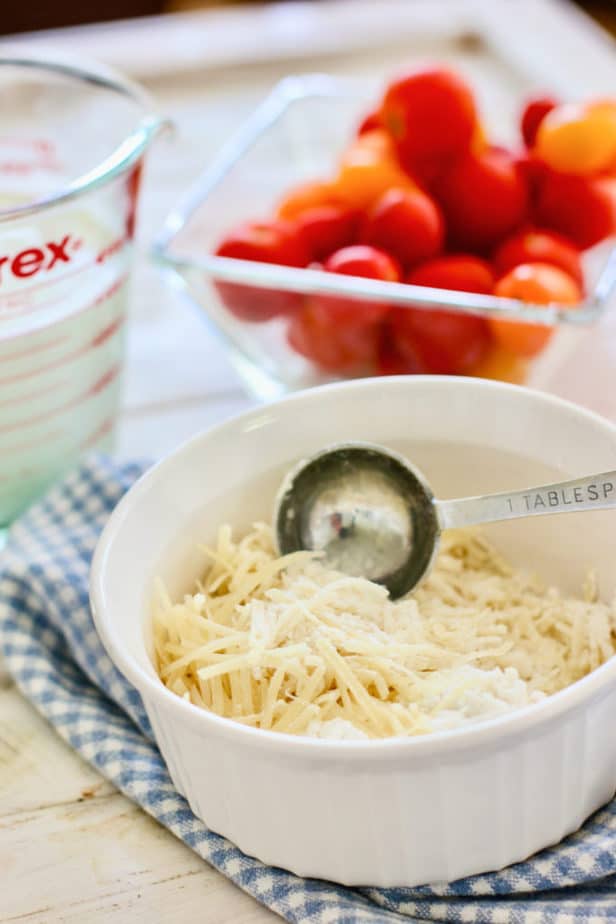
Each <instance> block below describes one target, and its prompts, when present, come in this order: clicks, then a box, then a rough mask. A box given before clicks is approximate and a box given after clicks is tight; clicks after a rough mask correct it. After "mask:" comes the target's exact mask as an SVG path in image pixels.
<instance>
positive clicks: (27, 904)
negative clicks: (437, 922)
mask: <svg viewBox="0 0 616 924" xmlns="http://www.w3.org/2000/svg"><path fill="white" fill-rule="evenodd" d="M477 35H479V36H481V37H482V39H483V42H482V43H481V44H479V45H478V44H477V42H476V41H475V40H474V39H473V36H477ZM14 45H16V46H18V47H23V46H24V45H28V46H30V47H46V46H49V45H53V46H54V47H56V48H58V47H59V48H62V49H65V50H68V51H71V52H77V53H79V54H82V55H84V56H86V57H90V56H94V57H99V58H100V59H102V60H105V61H107V62H108V63H110V64H112V65H114V66H117V67H120V68H121V69H123V70H124V71H126V72H128V73H131V74H132V75H133V76H135V77H137V78H139V79H141V80H143V81H144V82H145V83H146V84H147V85H148V86H149V88H150V89H151V91H152V92H153V94H154V95H155V97H156V98H157V101H158V103H159V106H160V108H161V109H162V110H164V111H166V112H167V113H169V114H170V115H171V116H172V117H173V118H174V119H175V121H176V124H177V134H176V137H175V139H174V140H172V141H169V142H161V143H160V144H159V146H158V148H157V149H156V151H154V152H153V154H152V157H151V158H150V161H149V165H148V170H147V174H146V181H145V188H144V201H143V207H142V210H141V238H142V247H143V250H145V248H146V247H147V242H148V239H149V237H150V236H151V233H152V232H153V231H154V230H155V229H156V228H157V227H159V226H160V223H161V221H162V219H163V218H164V215H165V214H166V212H167V211H168V209H169V208H170V206H171V204H172V203H173V202H174V200H175V197H176V196H177V195H178V193H179V192H180V191H181V190H183V189H184V188H185V187H186V186H187V185H188V183H190V181H191V180H192V178H193V177H194V176H195V175H196V174H197V173H198V171H199V170H200V169H201V168H202V167H203V166H204V165H205V164H206V163H207V162H208V160H209V159H210V158H211V157H212V155H213V154H214V152H215V151H216V149H217V148H218V146H219V145H220V143H221V141H223V140H224V138H225V137H226V136H228V135H229V133H230V132H232V131H233V130H234V128H235V127H236V126H237V125H238V124H239V123H240V122H241V120H242V118H243V117H244V116H245V115H246V114H247V113H248V112H249V111H250V109H251V108H252V107H253V105H254V104H255V103H256V102H257V101H258V100H259V99H260V98H261V97H262V96H263V94H264V93H265V92H267V90H268V89H269V88H270V87H271V86H272V85H273V84H274V83H275V81H276V80H277V79H279V78H280V77H281V76H283V75H284V74H286V73H288V72H290V71H299V70H304V71H306V70H328V71H335V72H338V73H358V74H362V75H364V76H371V77H374V78H375V79H376V78H382V77H384V76H385V75H386V74H387V73H388V72H391V71H392V70H395V69H396V67H398V66H399V65H401V64H403V63H404V62H405V61H408V60H409V59H410V58H414V59H417V58H423V59H430V58H432V59H434V58H444V57H445V58H448V59H449V60H452V61H453V62H454V63H457V64H458V65H460V66H461V67H463V68H464V69H465V70H466V72H467V73H468V74H469V76H470V77H471V79H473V81H474V82H475V83H476V84H477V85H478V86H479V88H480V92H481V96H482V101H483V102H484V104H485V106H486V108H487V110H488V121H490V122H491V123H492V119H494V120H496V121H498V120H499V119H500V120H501V121H503V122H505V121H507V120H508V119H509V117H510V115H511V114H512V113H513V110H514V98H515V95H516V94H518V93H521V92H524V91H525V90H527V89H528V88H529V87H530V86H532V85H533V84H535V85H536V84H539V85H542V86H548V85H551V86H553V87H555V88H556V89H561V90H562V92H563V93H569V94H571V93H574V94H575V93H578V94H584V93H587V92H593V91H603V92H605V91H606V90H607V89H613V86H614V73H615V68H616V65H615V58H614V51H613V48H612V47H611V46H610V44H609V43H608V41H607V40H606V39H605V37H604V36H603V35H602V34H601V33H599V32H598V30H596V28H595V27H593V26H592V25H591V24H590V23H588V21H586V20H585V19H583V18H581V17H580V16H579V14H577V13H576V12H575V11H573V10H571V9H569V8H568V7H567V6H566V5H565V4H563V3H560V2H557V0H490V3H486V2H485V0H413V2H409V0H379V3H374V2H371V0H321V2H319V3H314V4H313V3H292V4H280V5H276V6H272V7H268V8H263V9H261V8H258V7H257V8H256V9H248V8H247V9H243V8H236V9H233V10H231V11H229V12H208V13H195V14H186V15H182V16H178V17H174V18H173V19H171V20H169V19H166V20H164V21H161V20H156V19H155V20H148V21H145V22H136V23H128V24H126V23H125V24H122V25H109V26H104V27H96V28H89V29H77V30H66V31H64V32H59V33H55V34H53V35H45V36H27V37H21V38H19V39H18V40H15V41H11V42H9V41H5V42H0V48H2V47H7V48H8V47H9V46H14ZM615 359H616V329H615V326H614V322H613V321H611V319H610V318H607V319H606V320H605V322H604V323H603V324H602V325H601V328H600V329H598V330H595V331H593V332H592V333H591V334H589V335H587V336H586V337H585V338H584V339H583V342H582V343H581V344H580V346H579V348H578V349H577V350H576V352H575V353H574V354H573V356H572V357H571V359H570V361H569V362H568V364H567V365H565V366H563V367H562V368H559V369H558V370H556V372H555V373H554V374H553V375H552V377H551V378H550V380H549V381H548V382H547V383H546V384H547V387H549V388H551V389H552V390H553V391H556V392H558V393H560V394H563V395H566V396H567V397H572V398H575V399H577V400H579V401H581V402H582V403H585V404H587V405H588V406H590V407H593V408H595V409H596V410H599V411H601V412H603V413H605V414H606V415H608V416H610V417H613V418H615V419H616V392H615V390H614V388H613V381H614V375H613V369H614V362H615ZM249 405H250V402H249V399H248V398H247V397H246V396H245V395H244V393H243V392H242V389H241V387H240V384H239V381H238V380H237V378H236V376H235V374H234V373H233V371H232V370H231V368H230V366H229V364H228V363H227V361H226V359H225V357H224V355H222V353H221V350H220V348H219V346H218V344H217V343H216V341H215V340H214V339H213V338H212V336H211V335H210V333H209V332H208V330H207V328H206V327H205V325H204V324H203V323H202V320H201V319H200V318H199V317H198V315H197V313H196V312H193V311H192V310H191V309H190V308H189V307H188V306H187V305H186V304H184V303H183V302H182V301H180V300H179V299H178V298H177V297H176V296H174V295H172V294H171V293H170V292H169V291H168V290H166V289H165V288H164V287H163V286H162V285H161V282H160V279H159V277H158V274H157V272H156V270H154V269H153V268H152V267H151V266H149V265H148V264H147V261H146V260H145V258H143V257H142V259H141V261H140V265H139V268H138V272H137V278H136V284H135V290H134V299H133V305H132V316H131V324H130V329H129V350H128V367H127V382H126V395H125V406H124V410H123V414H122V418H121V422H120V432H119V440H118V451H119V453H120V454H121V455H123V456H126V457H133V456H139V457H156V456H160V455H161V454H163V453H165V452H168V451H169V450H171V449H172V448H173V447H174V446H176V445H177V444H178V443H179V442H181V441H182V440H184V439H186V438H187V437H189V436H190V435H191V434H193V433H194V432H196V431H197V430H200V429H202V428H204V427H207V426H209V425H210V424H212V423H215V422H217V421H219V420H222V419H224V418H225V417H227V416H229V415H231V414H234V413H236V412H238V411H240V410H242V409H244V408H246V407H248V406H249ZM197 916H198V917H197ZM129 919H130V920H131V921H134V922H139V921H144V922H145V921H148V922H149V924H158V922H161V924H162V922H166V921H169V920H173V921H174V922H178V924H182V922H184V921H193V920H199V921H201V922H211V924H224V922H227V921H228V922H234V924H249V922H255V924H256V922H261V921H263V922H264V921H266V920H274V915H272V914H271V913H270V912H269V911H267V910H266V909H263V908H261V907H260V906H259V905H257V903H256V902H254V901H253V900H252V899H251V898H250V897H248V896H246V895H244V894H242V893H241V892H240V891H239V890H237V889H236V888H235V887H234V886H232V885H231V884H230V883H228V882H227V881H226V880H225V879H224V878H223V877H222V876H220V875H218V874H217V873H216V872H214V871H213V870H211V869H209V868H208V867H207V866H206V865H205V864H204V863H202V862H201V861H200V860H198V859H197V858H196V857H195V855H194V854H193V853H192V852H191V851H190V850H189V849H188V848H185V847H184V846H183V845H182V844H180V843H179V842H178V841H176V840H175V839H174V838H173V837H172V836H171V835H170V834H169V833H168V832H167V831H165V830H164V829H162V828H161V827H160V826H159V825H157V824H156V823H155V822H154V821H152V820H151V819H150V818H148V817H147V816H145V815H144V814H143V813H142V812H140V811H139V810H138V809H136V808H135V807H134V806H133V805H131V804H130V803H129V802H128V801H127V800H126V799H125V798H124V797H123V796H121V795H119V794H118V793H117V792H115V790H114V789H113V788H112V787H111V786H110V785H109V784H108V783H107V782H105V781H104V780H102V779H101V778H100V777H99V776H98V774H97V773H95V772H94V771H93V770H92V769H91V768H90V767H89V766H88V765H86V764H85V763H84V762H83V761H82V760H80V758H78V757H77V756H76V755H75V754H74V753H72V752H71V751H70V749H69V748H68V747H67V746H65V745H64V744H63V743H62V742H61V741H60V740H59V739H58V738H57V736H56V735H55V734H54V732H53V731H52V730H51V729H50V728H49V726H48V725H47V724H46V723H45V721H44V720H43V719H41V718H40V717H39V716H38V715H37V713H36V712H35V711H34V709H33V708H32V707H31V706H30V705H29V703H27V702H26V701H25V700H24V699H23V698H22V697H21V696H20V694H19V693H18V691H17V690H16V689H15V687H14V686H13V685H12V683H11V680H10V678H9V677H8V676H7V674H6V672H4V673H3V672H2V667H1V666H0V922H9V921H11V922H12V921H27V922H28V924H56V922H75V924H89V922H95V924H98V922H107V921H110V922H115V921H118V922H124V921H128V920H129Z"/></svg>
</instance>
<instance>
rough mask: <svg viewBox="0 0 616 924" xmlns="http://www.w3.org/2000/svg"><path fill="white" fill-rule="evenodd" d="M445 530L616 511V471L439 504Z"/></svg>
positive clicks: (442, 527) (436, 504) (441, 525)
mask: <svg viewBox="0 0 616 924" xmlns="http://www.w3.org/2000/svg"><path fill="white" fill-rule="evenodd" d="M435 506H436V511H437V516H438V521H439V525H440V527H441V529H450V528H452V527H460V526H473V525H475V524H478V523H493V522H495V521H497V520H515V519H518V517H534V516H542V515H544V514H547V513H571V512H572V511H574V510H603V509H605V508H607V507H616V471H614V472H603V473H602V474H600V475H588V476H586V477H585V478H573V479H572V480H571V481H562V482H559V483H557V484H546V485H540V486H539V487H536V488H525V489H524V490H522V491H505V492H503V493H502V494H486V495H484V496H483V497H463V498H460V499H459V500H446V501H435Z"/></svg>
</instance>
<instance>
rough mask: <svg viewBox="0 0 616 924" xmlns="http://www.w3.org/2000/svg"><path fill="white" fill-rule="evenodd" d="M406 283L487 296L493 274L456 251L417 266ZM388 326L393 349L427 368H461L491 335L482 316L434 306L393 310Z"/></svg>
mask: <svg viewBox="0 0 616 924" xmlns="http://www.w3.org/2000/svg"><path fill="white" fill-rule="evenodd" d="M406 281H407V282H408V283H410V284H412V285H417V286H430V287H431V288H435V289H456V290H458V291H461V292H478V293H481V294H489V293H490V292H491V291H492V287H493V285H494V276H493V274H492V270H491V268H490V266H489V264H487V263H486V262H485V261H484V260H480V259H479V258H478V257H473V256H469V255H467V254H458V255H450V256H445V257H438V258H437V259H435V260H430V261H429V262H427V263H424V264H423V265H422V266H418V267H417V268H416V269H415V270H413V271H412V272H411V273H410V274H409V276H408V277H407V280H406ZM388 326H389V330H390V332H391V336H392V343H393V347H394V348H395V351H396V353H397V354H399V355H400V356H402V357H403V358H406V359H407V360H408V361H409V362H410V363H411V365H412V366H414V367H417V366H419V367H421V370H422V371H428V372H436V373H446V374H461V373H464V372H466V370H467V369H468V368H469V367H470V366H472V365H474V364H476V363H478V362H479V361H480V359H481V358H482V357H483V356H484V354H485V352H486V350H487V349H488V347H489V345H490V339H491V338H490V331H489V326H488V324H487V322H486V321H485V320H484V319H483V318H479V317H475V316H473V315H470V314H461V313H460V312H454V311H441V310H440V309H439V310H436V309H421V308H397V309H394V311H393V312H392V314H391V317H390V319H389V322H388Z"/></svg>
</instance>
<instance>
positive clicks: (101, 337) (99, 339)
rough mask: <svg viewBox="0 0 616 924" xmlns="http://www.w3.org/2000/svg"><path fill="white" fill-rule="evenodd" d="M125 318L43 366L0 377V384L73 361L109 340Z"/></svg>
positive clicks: (21, 380)
mask: <svg viewBox="0 0 616 924" xmlns="http://www.w3.org/2000/svg"><path fill="white" fill-rule="evenodd" d="M125 320H126V318H125V317H124V315H122V316H121V317H119V318H116V320H114V321H113V322H112V323H111V324H108V325H107V326H106V327H104V328H102V329H101V330H100V331H98V332H97V333H96V334H95V335H94V337H92V338H91V339H90V340H88V341H87V342H86V343H84V344H83V345H82V346H80V347H79V348H78V349H77V350H73V352H72V353H66V354H64V355H63V356H59V357H58V358H56V359H54V360H53V362H51V363H47V365H45V366H38V367H37V368H36V369H28V370H27V371H25V372H19V373H17V374H16V375H11V376H8V378H4V379H0V385H14V384H15V383H16V382H23V381H25V380H27V379H32V378H35V377H36V376H37V375H42V374H43V373H44V372H52V371H53V370H54V369H58V368H60V367H61V366H64V365H66V364H67V363H70V362H74V361H75V360H76V359H80V358H81V357H82V356H85V354H86V353H88V352H89V351H90V350H93V349H96V348H97V347H99V346H102V344H103V343H105V342H106V341H107V340H109V338H110V337H112V336H113V335H114V334H115V333H116V332H117V331H118V330H119V329H120V328H121V327H122V325H123V324H124V321H125Z"/></svg>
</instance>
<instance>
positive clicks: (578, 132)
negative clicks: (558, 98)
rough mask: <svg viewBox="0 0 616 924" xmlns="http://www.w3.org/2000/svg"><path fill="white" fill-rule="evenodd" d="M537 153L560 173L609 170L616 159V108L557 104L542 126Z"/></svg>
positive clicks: (538, 136) (582, 174) (536, 148)
mask: <svg viewBox="0 0 616 924" xmlns="http://www.w3.org/2000/svg"><path fill="white" fill-rule="evenodd" d="M535 153H536V155H537V157H539V158H540V159H541V160H542V161H543V162H544V163H546V164H547V165H548V167H551V168H552V169H553V170H556V171H558V172H559V173H571V174H576V175H579V176H589V175H592V174H596V173H599V172H601V171H602V170H606V169H607V168H608V167H609V166H610V164H612V163H613V161H614V159H615V158H616V110H614V109H612V108H611V107H609V106H606V105H603V106H597V105H595V106H594V107H592V106H591V107H586V106H583V105H576V104H568V105H565V106H557V107H556V108H555V109H552V111H551V112H549V113H548V114H547V115H546V116H545V118H544V119H543V120H542V122H541V124H540V126H539V129H538V131H537V137H536V140H535Z"/></svg>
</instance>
